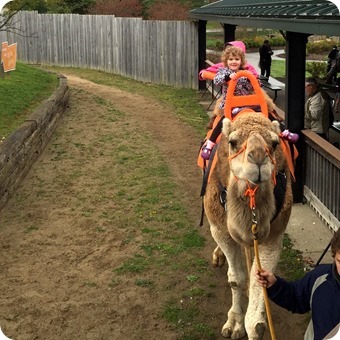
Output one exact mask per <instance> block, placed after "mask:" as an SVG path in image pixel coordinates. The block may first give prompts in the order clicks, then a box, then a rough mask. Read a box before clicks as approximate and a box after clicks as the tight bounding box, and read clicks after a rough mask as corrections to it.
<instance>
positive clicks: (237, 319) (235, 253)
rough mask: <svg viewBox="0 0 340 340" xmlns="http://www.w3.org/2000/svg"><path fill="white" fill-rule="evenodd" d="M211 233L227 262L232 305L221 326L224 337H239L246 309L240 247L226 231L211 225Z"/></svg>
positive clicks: (242, 258)
mask: <svg viewBox="0 0 340 340" xmlns="http://www.w3.org/2000/svg"><path fill="white" fill-rule="evenodd" d="M211 234H212V236H213V237H214V239H215V241H216V243H217V244H218V246H219V247H220V248H221V249H220V250H222V251H223V253H224V254H225V256H226V258H227V262H228V266H229V267H228V282H229V284H230V286H231V292H232V305H231V308H230V309H229V312H228V319H227V322H226V323H225V324H224V325H223V327H222V335H223V336H224V337H226V338H232V339H240V338H242V337H244V336H245V334H246V331H245V327H244V315H245V311H246V288H247V271H246V265H245V259H244V253H243V250H242V248H241V247H240V246H239V245H238V244H237V243H236V242H235V241H234V240H233V239H232V238H231V237H230V236H229V235H228V234H226V233H223V234H222V233H221V232H219V231H218V230H217V228H214V227H213V226H211Z"/></svg>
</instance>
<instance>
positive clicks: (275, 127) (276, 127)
mask: <svg viewBox="0 0 340 340" xmlns="http://www.w3.org/2000/svg"><path fill="white" fill-rule="evenodd" d="M272 126H273V130H274V132H275V133H277V134H279V133H280V132H281V129H280V123H279V122H278V121H277V120H273V121H272Z"/></svg>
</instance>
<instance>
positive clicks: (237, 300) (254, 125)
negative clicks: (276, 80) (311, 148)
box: [203, 112, 293, 340]
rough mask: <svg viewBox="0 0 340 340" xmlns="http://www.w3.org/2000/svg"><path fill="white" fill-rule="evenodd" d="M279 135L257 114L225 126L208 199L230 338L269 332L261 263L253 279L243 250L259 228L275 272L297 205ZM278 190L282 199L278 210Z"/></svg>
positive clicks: (265, 259) (254, 338)
mask: <svg viewBox="0 0 340 340" xmlns="http://www.w3.org/2000/svg"><path fill="white" fill-rule="evenodd" d="M279 134H280V128H279V123H278V122H277V121H272V122H271V121H270V120H269V119H268V118H267V117H266V116H264V115H262V114H260V113H258V112H247V113H240V114H238V115H237V116H236V119H234V120H233V121H231V120H230V119H228V118H225V119H224V121H223V129H222V136H221V139H220V142H219V144H218V147H217V151H216V154H215V157H217V159H216V161H215V166H214V167H212V169H211V172H210V175H209V181H208V183H207V187H206V191H205V195H204V198H203V199H204V210H205V214H206V216H207V219H208V222H209V224H210V231H211V234H212V236H213V238H214V240H215V241H216V243H217V248H216V249H215V251H214V253H213V261H214V263H215V264H216V265H222V264H223V261H224V259H225V258H226V260H227V262H228V282H229V284H230V287H231V291H232V305H231V307H230V309H229V311H228V314H227V321H226V322H225V324H224V325H223V327H222V335H223V336H224V337H226V338H232V339H239V338H242V337H244V336H245V335H246V334H247V335H248V338H249V339H250V340H258V339H262V338H263V334H264V332H265V329H266V325H267V322H266V312H265V304H264V298H263V291H262V288H261V287H260V286H259V285H258V284H257V283H256V282H255V277H254V274H253V273H254V272H255V270H256V268H255V267H256V261H254V263H252V265H251V266H252V268H251V269H250V273H249V278H248V270H247V265H246V261H245V255H244V254H245V252H244V250H247V251H248V253H249V250H250V249H252V248H253V245H254V243H253V242H254V235H253V233H252V226H253V225H254V223H255V224H256V225H257V234H256V238H257V241H258V244H259V257H260V262H261V265H262V267H263V268H266V269H268V270H270V271H275V268H276V265H277V262H278V260H279V255H280V251H281V248H282V238H283V234H284V231H285V229H286V226H287V224H288V220H289V217H290V213H291V208H292V203H293V195H292V190H291V174H290V171H289V167H288V165H287V162H286V158H285V155H284V152H283V147H282V142H281V141H280V138H279ZM275 183H276V186H275ZM274 191H275V192H281V194H282V195H281V204H279V205H278V204H277V201H280V200H278V199H277V197H276V195H275V194H274ZM222 193H223V195H226V196H227V198H226V203H225V206H224V205H223V204H221V202H220V201H221V197H222ZM248 285H249V286H248ZM248 288H249V290H248ZM247 291H248V294H247ZM247 295H249V298H248V297H247Z"/></svg>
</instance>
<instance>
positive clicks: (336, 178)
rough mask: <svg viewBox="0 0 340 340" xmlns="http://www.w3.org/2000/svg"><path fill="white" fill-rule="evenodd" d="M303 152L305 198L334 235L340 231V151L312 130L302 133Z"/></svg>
mask: <svg viewBox="0 0 340 340" xmlns="http://www.w3.org/2000/svg"><path fill="white" fill-rule="evenodd" d="M302 133H303V135H304V137H305V148H304V154H305V159H304V169H305V174H304V196H305V197H306V199H307V201H308V203H309V204H310V205H311V206H312V207H313V208H314V210H315V211H316V212H317V213H318V214H319V216H320V217H321V218H322V219H323V220H324V221H325V222H326V224H327V225H328V226H329V227H330V228H332V229H333V230H334V231H336V230H338V228H340V191H339V183H340V155H339V150H338V149H336V148H335V147H334V146H333V145H331V144H329V143H328V142H326V141H325V140H324V139H323V138H321V137H320V136H318V135H316V134H315V133H313V132H312V131H311V130H303V131H302Z"/></svg>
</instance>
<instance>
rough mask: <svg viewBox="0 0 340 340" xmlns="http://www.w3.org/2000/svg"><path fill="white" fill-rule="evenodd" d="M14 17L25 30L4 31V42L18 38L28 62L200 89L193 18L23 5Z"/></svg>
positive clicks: (21, 55)
mask: <svg viewBox="0 0 340 340" xmlns="http://www.w3.org/2000/svg"><path fill="white" fill-rule="evenodd" d="M14 21H15V22H16V24H15V25H16V27H17V28H18V29H19V30H20V35H15V34H13V33H8V32H0V42H2V41H8V43H9V44H12V43H15V42H17V43H18V59H19V60H21V61H23V62H26V63H33V64H45V65H58V66H72V67H80V68H91V69H96V70H102V71H105V72H109V73H114V74H119V75H122V76H125V77H130V78H132V79H135V80H140V81H143V82H152V83H156V84H164V85H171V86H175V87H184V88H193V89H198V60H197V58H198V30H197V27H196V23H194V22H190V21H145V20H142V19H140V18H117V17H114V16H112V15H78V14H38V13H37V12H24V11H23V12H19V13H18V14H17V15H16V16H15V20H14Z"/></svg>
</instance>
